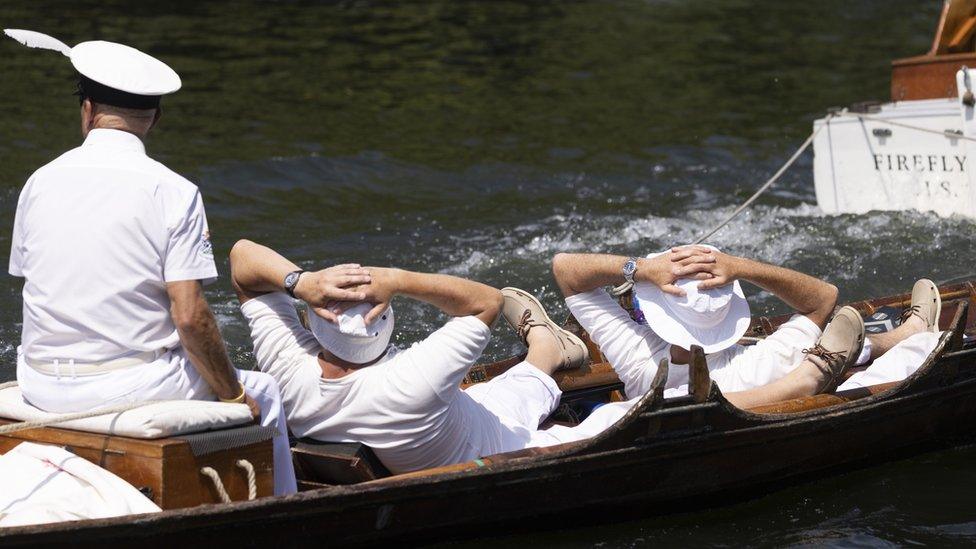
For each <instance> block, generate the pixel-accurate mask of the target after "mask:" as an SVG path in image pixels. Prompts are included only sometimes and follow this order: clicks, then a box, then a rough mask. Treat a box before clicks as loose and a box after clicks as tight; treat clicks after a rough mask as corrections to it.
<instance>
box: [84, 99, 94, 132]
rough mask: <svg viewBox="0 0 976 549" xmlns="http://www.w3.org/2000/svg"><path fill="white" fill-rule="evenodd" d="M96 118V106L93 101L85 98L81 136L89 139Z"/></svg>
mask: <svg viewBox="0 0 976 549" xmlns="http://www.w3.org/2000/svg"><path fill="white" fill-rule="evenodd" d="M94 118H95V105H94V103H92V102H91V99H88V98H85V99H84V100H82V102H81V136H82V137H88V132H89V131H91V129H92V122H93V121H94Z"/></svg>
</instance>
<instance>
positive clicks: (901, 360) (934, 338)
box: [530, 332, 942, 447]
mask: <svg viewBox="0 0 976 549" xmlns="http://www.w3.org/2000/svg"><path fill="white" fill-rule="evenodd" d="M941 336H942V334H941V333H934V334H933V333H931V332H924V333H920V334H915V335H913V336H911V337H909V338H906V339H905V340H904V341H901V342H900V343H898V344H897V345H895V346H894V347H892V348H891V349H889V350H888V352H887V353H885V354H883V355H881V356H880V357H878V358H877V359H876V360H875V361H874V362H873V363H872V364H871V366H869V367H868V368H867V369H866V370H864V371H863V372H858V373H856V374H854V375H853V376H851V377H850V378H849V379H848V380H847V381H845V382H844V383H843V384H842V385H841V386H840V387H838V388H837V390H838V391H844V390H846V389H854V388H857V387H867V386H869V385H877V384H879V383H889V382H892V381H900V380H902V379H905V378H906V377H908V376H910V375H912V374H913V373H915V370H918V369H919V367H921V366H922V363H923V362H925V359H926V358H928V356H929V354H931V353H932V351H933V350H934V349H935V346H936V344H937V343H938V342H939V338H940V337H941ZM865 346H866V347H868V352H869V353H870V343H869V342H867V341H865ZM685 394H687V391H686V390H684V388H683V387H682V388H675V389H666V390H665V391H664V397H665V398H674V397H677V396H683V395H685ZM639 399H640V397H638V398H634V399H631V400H628V401H626V402H611V403H609V404H604V405H603V406H600V407H599V408H597V409H596V410H594V411H593V413H591V414H590V415H589V416H587V418H586V419H584V420H583V421H582V422H580V424H579V425H576V426H574V427H564V426H562V425H554V426H552V427H550V428H548V429H546V430H540V431H536V433H535V434H534V436H533V440H532V443H531V444H530V446H539V447H543V446H554V445H556V444H562V443H564V442H576V441H580V440H584V439H587V438H590V437H592V436H595V435H597V434H599V433H601V432H603V431H604V430H606V429H607V428H609V427H610V426H611V425H613V424H614V423H616V422H617V421H619V420H620V419H621V418H622V417H624V415H626V414H627V411H628V410H630V408H631V407H633V405H634V404H636V403H637V401H638V400H639Z"/></svg>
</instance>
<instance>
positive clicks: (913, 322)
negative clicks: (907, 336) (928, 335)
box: [903, 315, 929, 334]
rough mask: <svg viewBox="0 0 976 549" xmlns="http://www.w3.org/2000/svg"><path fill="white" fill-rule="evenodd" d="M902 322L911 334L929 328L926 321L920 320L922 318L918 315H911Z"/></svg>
mask: <svg viewBox="0 0 976 549" xmlns="http://www.w3.org/2000/svg"><path fill="white" fill-rule="evenodd" d="M903 324H905V325H907V326H908V329H909V331H910V332H911V333H912V334H918V333H921V332H924V331H926V330H928V329H929V325H928V323H927V322H925V321H924V320H922V318H921V317H919V316H918V315H911V316H910V317H908V320H906V321H905V322H904V323H903Z"/></svg>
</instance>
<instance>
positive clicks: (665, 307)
mask: <svg viewBox="0 0 976 549" xmlns="http://www.w3.org/2000/svg"><path fill="white" fill-rule="evenodd" d="M708 247H709V248H712V249H713V250H716V251H717V250H718V248H715V247H714V246H708ZM661 253H665V252H661ZM661 253H655V254H649V255H648V256H647V258H648V259H651V258H653V257H656V256H658V255H661ZM699 282H700V281H698V280H693V279H690V278H682V279H679V280H677V281H675V285H676V286H677V287H679V288H681V289H682V290H684V291H685V295H684V296H681V297H679V296H674V295H671V294H667V293H664V292H663V291H662V290H661V289H660V288H658V287H657V286H656V285H654V284H651V283H648V282H638V283H637V284H635V285H634V297H635V298H636V301H637V306H638V307H639V308H640V310H641V311H642V312H643V313H644V318H645V319H646V320H647V325H648V327H650V328H651V329H652V330H654V333H656V334H657V335H658V336H660V337H661V339H663V340H665V341H667V342H668V343H670V344H672V345H677V346H679V347H681V348H683V349H689V350H690V349H691V346H692V345H699V346H701V347H702V349H703V350H704V351H705V352H706V353H716V352H718V351H721V350H722V349H726V348H728V347H731V346H732V345H734V344H735V343H736V342H737V341H739V339H740V338H741V337H742V335H743V334H745V333H746V330H747V329H749V323H750V322H751V320H752V318H751V316H750V313H749V302H748V301H746V296H745V294H743V293H742V286H741V285H740V284H739V281H735V282H733V283H732V284H728V285H726V286H722V287H720V288H713V289H711V290H699V289H698V284H699Z"/></svg>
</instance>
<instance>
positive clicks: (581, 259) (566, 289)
mask: <svg viewBox="0 0 976 549" xmlns="http://www.w3.org/2000/svg"><path fill="white" fill-rule="evenodd" d="M626 262H627V258H626V257H623V256H619V255H607V254H556V257H554V258H553V260H552V273H553V276H555V278H556V284H557V285H559V289H560V290H561V291H562V292H563V295H564V296H566V297H569V296H572V295H576V294H582V293H586V292H588V291H590V290H595V289H596V288H602V287H603V286H616V285H618V284H621V283H623V282H624V275H623V266H624V263H626ZM638 271H640V268H639V267H638Z"/></svg>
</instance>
